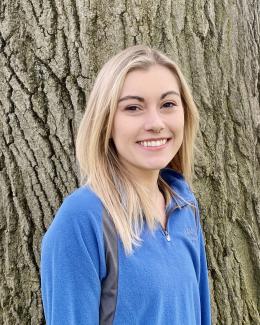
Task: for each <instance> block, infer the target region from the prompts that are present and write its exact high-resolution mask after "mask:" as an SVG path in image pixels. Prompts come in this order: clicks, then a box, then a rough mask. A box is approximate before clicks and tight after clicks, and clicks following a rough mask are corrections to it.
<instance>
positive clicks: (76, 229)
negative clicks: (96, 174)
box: [44, 186, 103, 240]
mask: <svg viewBox="0 0 260 325" xmlns="http://www.w3.org/2000/svg"><path fill="white" fill-rule="evenodd" d="M102 212H103V206H102V202H101V200H100V199H99V198H98V196H97V195H96V194H95V193H94V192H93V191H92V190H91V189H90V188H89V187H87V186H81V187H79V188H77V189H75V190H74V191H73V192H71V193H70V194H69V195H67V196H66V197H65V198H64V200H63V202H62V204H61V205H60V207H59V208H58V210H57V212H56V213H55V216H54V219H53V221H52V223H51V225H50V226H49V228H48V230H47V232H46V233H45V235H44V240H46V239H47V238H48V239H49V240H50V239H53V240H58V239H59V238H60V239H61V238H71V237H78V236H80V237H82V238H83V239H86V240H88V239H91V237H100V239H101V237H102Z"/></svg>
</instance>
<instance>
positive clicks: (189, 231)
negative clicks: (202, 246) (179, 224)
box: [184, 227, 198, 242]
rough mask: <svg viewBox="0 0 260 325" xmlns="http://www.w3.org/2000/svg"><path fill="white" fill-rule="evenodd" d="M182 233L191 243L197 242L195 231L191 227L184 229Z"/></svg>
mask: <svg viewBox="0 0 260 325" xmlns="http://www.w3.org/2000/svg"><path fill="white" fill-rule="evenodd" d="M184 232H185V235H186V236H187V237H189V238H190V239H191V240H192V241H193V242H196V241H197V240H198V234H197V229H194V228H192V227H186V228H185V230H184Z"/></svg>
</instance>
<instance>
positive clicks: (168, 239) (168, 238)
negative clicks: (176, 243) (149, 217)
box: [164, 230, 171, 241]
mask: <svg viewBox="0 0 260 325" xmlns="http://www.w3.org/2000/svg"><path fill="white" fill-rule="evenodd" d="M164 233H165V236H166V239H167V241H171V237H170V235H169V233H168V231H167V230H165V232H164Z"/></svg>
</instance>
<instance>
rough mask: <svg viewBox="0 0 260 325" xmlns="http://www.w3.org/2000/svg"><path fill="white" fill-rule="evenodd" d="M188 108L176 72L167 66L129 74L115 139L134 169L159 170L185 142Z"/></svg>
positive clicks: (117, 115)
mask: <svg viewBox="0 0 260 325" xmlns="http://www.w3.org/2000/svg"><path fill="white" fill-rule="evenodd" d="M183 130H184V109H183V106H182V101H181V97H180V90H179V86H178V83H177V79H176V77H175V75H174V74H173V73H172V72H171V71H170V70H169V69H168V68H166V67H164V66H160V65H153V66H151V67H149V69H148V70H141V69H140V70H134V71H131V72H129V73H128V74H127V76H126V79H125V82H124V85H123V88H122V91H121V94H120V96H119V101H118V107H117V111H116V113H115V117H114V123H113V129H112V138H113V141H114V144H115V147H116V149H117V153H118V156H119V159H120V161H121V162H122V163H123V164H124V165H125V167H126V168H127V169H128V170H129V171H130V172H133V173H135V171H137V170H138V171H139V172H140V171H148V170H150V171H155V170H156V171H159V170H160V169H161V168H164V167H166V166H167V165H168V163H169V162H170V161H171V160H172V159H173V157H174V156H175V155H176V153H177V152H178V150H179V148H180V146H181V144H182V141H183Z"/></svg>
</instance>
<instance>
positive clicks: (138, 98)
mask: <svg viewBox="0 0 260 325" xmlns="http://www.w3.org/2000/svg"><path fill="white" fill-rule="evenodd" d="M168 95H177V96H179V97H180V94H179V93H178V92H177V91H174V90H170V91H167V92H166V93H163V94H162V95H161V97H160V99H164V98H165V97H166V96H168ZM127 99H136V100H138V101H140V102H144V98H143V97H140V96H131V95H129V96H125V97H122V98H120V99H119V100H118V103H120V102H122V101H123V100H127Z"/></svg>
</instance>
